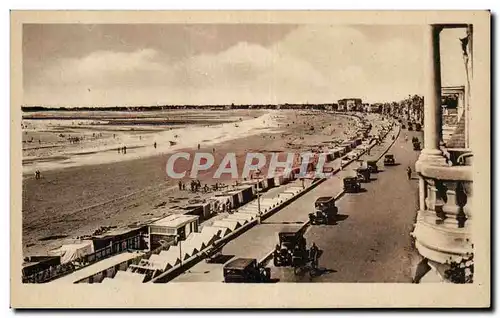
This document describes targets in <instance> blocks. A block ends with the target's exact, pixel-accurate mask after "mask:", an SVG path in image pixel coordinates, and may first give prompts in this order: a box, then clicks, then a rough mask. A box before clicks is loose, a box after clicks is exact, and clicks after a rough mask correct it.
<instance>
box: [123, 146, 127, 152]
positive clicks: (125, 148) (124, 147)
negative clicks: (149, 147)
mask: <svg viewBox="0 0 500 318" xmlns="http://www.w3.org/2000/svg"><path fill="white" fill-rule="evenodd" d="M126 153H127V146H123V154H126Z"/></svg>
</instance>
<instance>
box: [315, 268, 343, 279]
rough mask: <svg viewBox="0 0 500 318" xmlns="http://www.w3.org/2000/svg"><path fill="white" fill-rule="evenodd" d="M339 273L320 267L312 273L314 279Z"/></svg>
mask: <svg viewBox="0 0 500 318" xmlns="http://www.w3.org/2000/svg"><path fill="white" fill-rule="evenodd" d="M336 272H337V271H336V270H334V269H330V268H325V267H318V268H317V269H316V270H312V271H311V276H312V277H319V276H321V275H324V274H330V273H336Z"/></svg>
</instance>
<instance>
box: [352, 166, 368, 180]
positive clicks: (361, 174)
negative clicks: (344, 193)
mask: <svg viewBox="0 0 500 318" xmlns="http://www.w3.org/2000/svg"><path fill="white" fill-rule="evenodd" d="M354 171H356V177H357V178H358V180H359V182H370V168H368V167H358V168H356V169H354Z"/></svg>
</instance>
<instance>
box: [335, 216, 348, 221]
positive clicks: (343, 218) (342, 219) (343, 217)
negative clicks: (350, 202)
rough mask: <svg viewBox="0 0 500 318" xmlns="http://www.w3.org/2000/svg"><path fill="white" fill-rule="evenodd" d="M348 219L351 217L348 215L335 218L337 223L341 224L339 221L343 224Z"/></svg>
mask: <svg viewBox="0 0 500 318" xmlns="http://www.w3.org/2000/svg"><path fill="white" fill-rule="evenodd" d="M348 217H349V215H347V214H337V215H336V216H335V222H339V221H340V222H342V221H344V220H345V219H347V218H348Z"/></svg>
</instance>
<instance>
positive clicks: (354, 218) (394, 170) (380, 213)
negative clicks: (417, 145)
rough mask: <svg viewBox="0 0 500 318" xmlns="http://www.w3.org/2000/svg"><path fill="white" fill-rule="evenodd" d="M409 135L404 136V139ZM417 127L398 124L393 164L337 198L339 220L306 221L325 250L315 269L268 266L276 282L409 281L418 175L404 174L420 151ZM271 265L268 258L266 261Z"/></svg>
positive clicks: (413, 258)
mask: <svg viewBox="0 0 500 318" xmlns="http://www.w3.org/2000/svg"><path fill="white" fill-rule="evenodd" d="M405 135H408V139H409V140H408V141H405V138H404V137H405ZM413 136H417V137H419V139H420V140H422V133H421V132H409V131H407V130H402V131H401V134H400V136H399V138H398V139H397V140H396V142H395V143H394V145H393V146H392V148H391V149H390V153H392V154H394V156H395V158H396V163H397V164H398V165H396V166H390V167H384V166H383V161H382V160H381V161H380V162H379V164H378V166H379V169H380V170H383V171H381V172H379V173H378V174H372V178H376V180H373V181H372V182H370V183H367V184H364V187H365V189H366V192H362V193H356V194H345V195H343V196H342V197H341V198H340V200H338V201H337V206H338V208H339V214H340V216H341V218H340V220H339V221H338V222H337V224H336V225H331V226H324V225H321V226H310V227H309V228H308V229H307V232H306V234H305V237H306V239H307V244H308V245H310V244H312V243H313V242H315V243H316V245H317V246H318V247H319V248H320V249H321V250H322V251H323V253H322V255H321V257H320V259H319V267H320V271H319V275H317V276H313V277H312V278H311V277H310V276H309V275H308V274H307V273H305V272H304V273H301V274H299V275H295V274H294V273H293V269H292V268H275V267H272V266H271V276H272V277H273V278H276V279H279V282H343V283H354V282H364V283H377V282H378V283H396V282H398V283H410V282H411V278H412V273H411V271H412V270H413V269H414V267H415V265H416V263H417V262H418V260H419V259H418V255H417V252H416V250H415V249H414V248H413V247H412V246H411V238H410V232H411V231H412V229H413V223H414V218H415V215H416V211H417V206H418V180H417V176H416V174H415V173H413V177H412V179H411V180H408V178H407V175H406V168H407V167H408V166H410V167H412V169H413V167H414V164H415V161H416V160H417V158H418V154H419V152H417V151H414V150H413V146H412V143H411V138H412V137H413ZM270 265H272V262H270Z"/></svg>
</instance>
